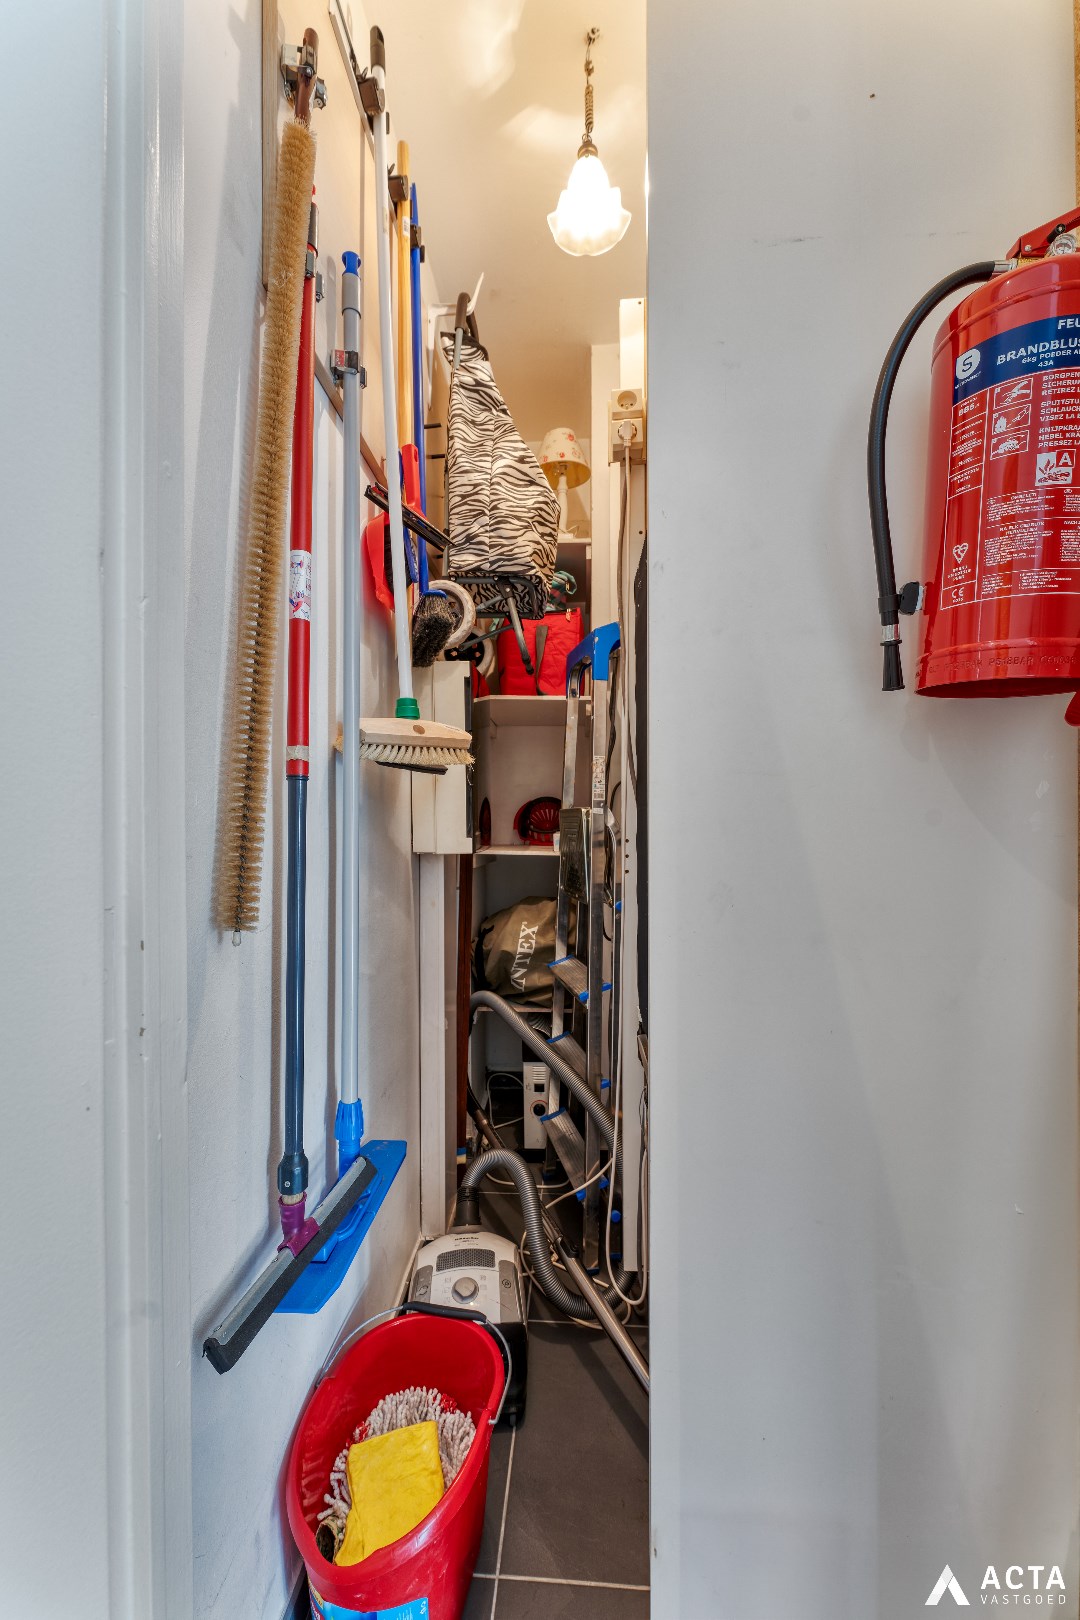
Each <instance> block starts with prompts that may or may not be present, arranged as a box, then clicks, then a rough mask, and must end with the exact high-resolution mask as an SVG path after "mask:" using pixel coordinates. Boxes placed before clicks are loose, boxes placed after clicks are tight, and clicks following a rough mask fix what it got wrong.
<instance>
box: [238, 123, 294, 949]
mask: <svg viewBox="0 0 1080 1620" xmlns="http://www.w3.org/2000/svg"><path fill="white" fill-rule="evenodd" d="M314 177H315V137H314V136H313V135H312V133H311V131H310V129H308V128H306V127H305V126H304V125H303V124H299V123H297V122H296V120H295V119H292V120H290V121H289V122H288V123H287V124H286V126H285V129H284V130H283V132H282V136H281V149H280V152H279V154H278V170H277V189H276V191H275V194H274V230H273V239H272V243H271V249H270V267H269V275H268V279H267V289H266V320H265V323H264V332H263V352H262V367H261V371H260V378H259V414H258V421H257V426H256V435H255V456H254V463H253V467H252V477H251V487H250V494H249V509H248V522H247V532H246V543H245V549H244V558H243V564H242V575H241V580H240V614H239V625H238V630H237V639H236V666H235V668H236V675H235V685H234V690H233V699H232V717H231V722H230V726H229V739H230V740H229V748H228V756H227V758H228V763H227V767H226V780H225V783H224V786H223V792H222V799H221V813H220V821H219V829H220V830H219V839H218V861H217V873H216V881H215V900H214V916H215V920H216V921H217V923H218V926H219V927H221V928H223V929H226V930H230V931H232V932H233V933H234V934H238V933H241V932H245V931H247V930H250V929H253V928H255V927H257V926H258V921H259V890H260V883H261V869H262V851H263V840H264V833H265V824H266V796H267V781H268V776H269V768H270V745H271V737H270V730H271V720H272V717H273V707H274V676H275V671H276V669H277V660H278V642H279V640H280V626H281V596H282V592H283V590H284V583H285V576H284V533H285V504H286V495H287V491H288V481H289V460H290V451H291V448H292V419H293V403H294V400H295V396H296V364H297V356H298V353H299V349H300V308H301V299H302V295H303V285H304V270H305V263H306V259H307V235H308V215H309V210H310V205H311V185H312V181H313V180H314Z"/></svg>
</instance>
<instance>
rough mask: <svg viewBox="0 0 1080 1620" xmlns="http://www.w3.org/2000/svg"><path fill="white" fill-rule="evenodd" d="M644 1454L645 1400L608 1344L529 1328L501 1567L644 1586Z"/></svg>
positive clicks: (540, 1326)
mask: <svg viewBox="0 0 1080 1620" xmlns="http://www.w3.org/2000/svg"><path fill="white" fill-rule="evenodd" d="M648 1451H649V1428H648V1400H647V1397H646V1395H645V1393H644V1391H643V1390H642V1389H641V1388H640V1386H639V1385H638V1383H637V1381H636V1380H635V1378H634V1377H633V1374H632V1373H631V1372H630V1370H629V1368H628V1367H627V1366H626V1364H625V1362H624V1361H623V1360H622V1358H621V1356H620V1355H619V1353H618V1351H617V1350H616V1349H615V1347H614V1345H612V1344H611V1342H610V1341H609V1340H608V1339H607V1338H605V1337H603V1336H602V1335H601V1334H598V1333H587V1332H583V1331H582V1330H580V1329H578V1328H572V1327H556V1326H554V1325H549V1324H547V1323H544V1322H537V1323H534V1324H533V1327H532V1330H531V1332H530V1335H529V1405H528V1412H527V1415H526V1418H525V1422H524V1423H523V1425H522V1426H521V1428H520V1429H519V1430H518V1432H517V1439H516V1443H515V1446H514V1466H513V1471H512V1476H511V1481H510V1500H509V1505H508V1509H507V1516H506V1530H505V1533H504V1537H503V1553H502V1566H501V1569H502V1571H503V1572H506V1573H509V1574H511V1575H526V1576H530V1575H531V1576H537V1575H545V1576H549V1577H553V1578H554V1579H556V1580H559V1579H561V1580H586V1581H600V1582H604V1581H618V1582H626V1583H629V1584H630V1585H646V1584H647V1583H648V1580H649V1527H648V1520H649V1486H648ZM500 1608H501V1598H500ZM510 1612H513V1611H510ZM526 1612H529V1611H526ZM538 1612H539V1611H538ZM552 1612H554V1611H552ZM583 1612H584V1611H583ZM597 1612H599V1611H597ZM499 1620H503V1617H502V1615H501V1614H500V1616H499Z"/></svg>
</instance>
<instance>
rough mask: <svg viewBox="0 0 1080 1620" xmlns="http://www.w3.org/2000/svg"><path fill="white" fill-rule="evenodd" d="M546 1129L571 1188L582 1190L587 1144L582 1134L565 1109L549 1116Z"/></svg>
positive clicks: (545, 1123) (545, 1120) (545, 1125)
mask: <svg viewBox="0 0 1080 1620" xmlns="http://www.w3.org/2000/svg"><path fill="white" fill-rule="evenodd" d="M544 1129H545V1131H546V1132H547V1135H548V1141H549V1142H550V1143H551V1145H552V1147H553V1148H554V1149H555V1152H556V1153H557V1154H558V1157H559V1163H560V1164H561V1165H562V1167H563V1169H564V1170H565V1171H566V1174H567V1175H568V1176H569V1177H570V1184H571V1186H572V1187H574V1188H575V1189H578V1188H580V1186H581V1184H582V1182H583V1181H584V1180H585V1143H584V1142H583V1141H582V1140H581V1132H580V1131H579V1130H578V1128H577V1126H576V1125H575V1124H574V1122H573V1120H572V1119H571V1118H570V1115H569V1114H568V1113H567V1112H566V1109H565V1108H560V1109H559V1111H558V1112H557V1113H555V1114H548V1115H547V1116H546V1117H545V1119H544Z"/></svg>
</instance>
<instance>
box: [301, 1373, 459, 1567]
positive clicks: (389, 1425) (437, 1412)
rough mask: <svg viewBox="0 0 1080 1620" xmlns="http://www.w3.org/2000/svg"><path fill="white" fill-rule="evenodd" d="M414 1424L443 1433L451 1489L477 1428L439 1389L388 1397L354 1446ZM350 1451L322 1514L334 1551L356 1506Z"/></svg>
mask: <svg viewBox="0 0 1080 1620" xmlns="http://www.w3.org/2000/svg"><path fill="white" fill-rule="evenodd" d="M412 1423H434V1424H436V1425H437V1427H438V1430H439V1461H440V1463H441V1464H442V1472H443V1484H444V1486H445V1487H446V1489H447V1490H449V1489H450V1487H451V1485H452V1484H453V1483H454V1481H455V1479H456V1478H457V1476H458V1474H459V1473H460V1472H461V1467H462V1464H463V1463H464V1461H465V1458H466V1457H467V1456H468V1454H469V1447H470V1446H471V1445H472V1443H473V1440H474V1439H475V1438H476V1424H475V1423H474V1422H473V1420H472V1418H471V1417H470V1416H469V1414H468V1412H462V1411H459V1410H458V1407H457V1405H456V1404H455V1402H453V1401H452V1400H450V1399H449V1398H448V1397H447V1396H445V1395H443V1394H441V1393H440V1391H439V1390H437V1389H425V1388H424V1387H423V1385H421V1384H414V1385H413V1386H412V1387H411V1388H410V1389H402V1390H398V1391H397V1392H396V1393H395V1394H393V1395H385V1396H384V1397H383V1399H382V1400H381V1401H380V1402H379V1404H378V1406H376V1407H375V1409H374V1411H372V1412H370V1413H369V1414H368V1416H367V1417H366V1418H365V1420H364V1422H363V1423H358V1424H357V1425H356V1428H355V1429H354V1430H353V1432H352V1443H354V1444H355V1443H356V1442H358V1441H361V1440H370V1439H371V1438H372V1437H373V1436H374V1435H376V1434H389V1433H390V1431H391V1430H392V1429H404V1428H407V1427H408V1426H409V1425H410V1424H412ZM348 1460H349V1447H348V1445H345V1446H342V1448H341V1450H340V1451H339V1452H338V1455H337V1456H336V1457H335V1459H334V1466H333V1468H332V1469H331V1471H330V1489H329V1491H327V1493H326V1495H325V1496H324V1497H323V1501H324V1502H325V1503H326V1504H327V1505H326V1507H325V1508H323V1510H322V1512H321V1513H320V1514H319V1521H320V1523H321V1524H325V1525H326V1526H327V1527H328V1528H329V1530H330V1531H331V1532H332V1534H333V1537H334V1550H335V1551H336V1550H337V1548H338V1547H340V1545H341V1541H342V1538H343V1536H344V1534H345V1521H346V1519H347V1518H348V1516H349V1508H350V1507H351V1506H352V1495H351V1493H350V1491H349V1475H348V1466H347V1465H348Z"/></svg>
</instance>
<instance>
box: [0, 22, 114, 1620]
mask: <svg viewBox="0 0 1080 1620" xmlns="http://www.w3.org/2000/svg"><path fill="white" fill-rule="evenodd" d="M7 24H8V26H7V29H6V33H7V39H8V45H9V47H10V49H11V50H12V51H14V53H15V55H16V58H18V59H20V60H24V61H30V60H32V59H33V58H34V57H35V56H37V55H38V53H39V51H40V49H41V36H40V32H39V26H38V24H37V23H36V22H35V21H34V19H32V17H31V16H30V14H29V13H26V14H24V16H23V17H22V18H21V19H20V18H19V17H16V16H12V17H10V18H8V19H7ZM68 25H69V27H68V34H67V48H68V49H69V50H70V53H71V54H70V57H69V58H68V61H69V62H70V65H71V71H70V73H65V72H64V71H63V67H62V66H61V68H60V71H59V72H58V74H57V77H56V80H55V81H54V90H55V94H56V98H57V101H56V106H55V107H52V108H51V111H50V114H49V122H50V135H49V144H50V146H51V145H52V142H53V141H54V140H55V143H56V146H55V149H56V150H67V151H72V150H81V151H82V152H83V153H84V162H83V164H82V165H81V166H75V165H71V164H68V165H65V168H64V171H63V174H62V175H60V174H57V173H54V172H53V170H52V168H51V165H50V164H49V162H48V160H47V158H43V155H42V152H41V149H40V146H39V142H38V140H37V139H35V137H34V136H33V134H32V133H31V132H32V130H33V126H34V122H35V120H36V119H37V118H38V117H39V116H40V112H41V103H40V97H39V96H38V95H36V94H35V93H34V92H33V91H32V89H31V87H30V85H29V84H26V85H17V86H16V87H15V105H14V106H13V107H12V109H11V111H12V116H13V118H14V123H13V125H12V129H13V132H14V141H15V146H14V150H13V151H12V153H11V154H10V160H9V161H8V162H6V163H5V164H4V165H3V171H2V177H0V195H2V197H3V205H4V212H5V215H6V217H7V218H8V219H10V220H15V219H19V220H21V222H22V223H21V225H20V235H22V239H23V241H24V242H26V243H27V244H29V242H30V241H31V239H32V242H33V247H32V250H31V249H30V248H29V246H27V249H26V251H24V252H22V253H13V254H10V255H5V257H4V267H3V269H2V270H0V284H2V286H3V290H4V302H3V308H4V310H5V311H6V312H7V314H6V317H5V320H4V349H5V355H6V360H5V366H6V368H8V372H7V374H8V377H9V380H11V381H12V382H14V379H16V378H18V379H19V383H18V385H17V386H12V387H11V388H9V389H8V390H5V395H4V401H3V404H2V405H0V447H2V451H0V454H2V460H3V466H4V489H5V497H4V533H5V542H6V546H5V549H6V551H7V556H8V561H9V571H8V578H9V581H10V583H11V585H12V587H13V589H12V592H11V596H10V599H9V608H10V611H9V613H8V615H7V625H6V631H5V635H4V637H3V651H2V653H0V669H2V675H0V681H2V685H3V691H4V695H5V696H4V715H5V728H4V734H5V754H6V757H7V758H8V760H9V762H12V763H13V762H14V761H16V760H17V761H18V767H17V770H9V771H7V772H6V773H5V783H4V790H3V794H2V806H3V828H4V836H3V840H2V846H3V851H4V858H3V872H4V878H3V893H4V913H5V916H6V918H7V921H8V926H7V927H5V928H4V929H3V931H2V934H0V984H2V986H3V1013H2V1017H0V1025H2V1028H3V1032H4V1034H3V1054H4V1055H3V1060H2V1063H0V1067H2V1070H3V1083H2V1088H3V1103H4V1106H3V1119H4V1135H5V1139H6V1141H7V1142H8V1144H9V1152H8V1154H7V1177H6V1198H7V1199H8V1201H9V1207H10V1209H11V1211H12V1212H13V1219H14V1220H15V1221H16V1223H17V1226H18V1227H19V1228H21V1231H20V1232H19V1235H18V1237H16V1238H14V1239H13V1241H12V1242H10V1243H8V1244H5V1253H4V1264H3V1279H4V1301H5V1306H4V1315H5V1329H6V1331H5V1332H4V1335H3V1337H4V1349H3V1355H2V1358H0V1359H2V1363H3V1379H2V1381H0V1388H2V1390H3V1396H2V1401H0V1432H2V1433H3V1436H4V1468H3V1485H2V1486H0V1524H2V1527H3V1533H2V1535H0V1546H2V1551H0V1568H2V1569H3V1571H4V1577H3V1578H4V1599H3V1605H2V1606H3V1607H4V1608H7V1609H9V1610H10V1612H12V1613H17V1612H18V1611H19V1610H20V1609H25V1610H26V1611H27V1612H32V1611H33V1610H34V1609H35V1608H36V1609H37V1611H38V1612H39V1613H41V1614H58V1613H60V1612H61V1611H60V1605H61V1604H62V1602H63V1601H64V1596H65V1594H70V1593H72V1592H78V1593H79V1595H80V1605H81V1610H82V1612H83V1613H84V1614H86V1615H87V1616H95V1617H96V1616H102V1617H103V1616H104V1615H105V1614H106V1613H107V1612H108V1601H109V1585H108V1522H107V1518H106V1490H105V1486H106V1477H107V1476H106V1453H107V1440H108V1415H107V1409H106V1398H105V1384H106V1366H107V1354H108V1352H107V1333H106V1322H105V1302H104V1290H103V1279H104V1268H105V1209H104V1197H105V1195H104V1144H103V1135H104V1090H103V1083H104V1069H105V1064H104V1059H105V1053H104V1017H105V988H104V962H105V941H104V914H103V904H102V895H103V888H104V875H103V848H104V829H103V808H104V799H105V783H104V765H103V759H102V712H101V694H102V683H103V679H104V672H103V636H102V604H101V596H100V567H101V548H102V529H101V522H100V513H101V504H102V498H103V479H102V472H101V418H100V400H101V396H102V392H103V387H104V369H105V359H104V355H103V352H102V340H101V309H102V303H103V296H104V295H103V282H102V267H103V234H104V233H103V224H104V222H103V218H102V208H101V198H102V194H103V192H104V186H105V154H104V148H103V142H102V132H103V113H102V96H101V80H100V78H99V76H98V75H97V74H96V73H92V72H91V73H88V72H86V71H85V68H79V69H78V70H77V69H76V65H77V64H80V63H81V64H85V63H87V62H97V63H102V64H103V62H104V54H105V19H104V16H103V13H102V8H101V7H100V6H96V5H88V6H86V7H83V8H79V10H78V12H77V14H75V15H72V16H70V17H69V18H68ZM39 88H40V86H39ZM50 101H51V94H50ZM88 133H90V135H91V137H92V140H93V144H92V146H91V147H89V148H88V146H87V136H88ZM23 233H28V234H23ZM73 242H77V243H78V244H79V251H78V255H77V257H78V307H79V308H80V309H81V310H82V311H83V312H84V313H85V314H88V316H89V318H87V319H70V318H64V319H63V320H62V323H61V324H62V326H63V334H62V336H61V335H60V332H59V330H58V327H57V319H58V313H59V311H60V310H61V309H63V308H64V307H67V309H68V312H69V316H70V315H71V314H72V313H73V311H72V310H71V302H70V293H71V291H72V280H71V277H72V257H71V246H72V243H73ZM31 264H32V267H33V268H32V270H31ZM54 342H55V343H60V344H62V346H63V349H64V351H65V355H64V362H63V365H62V366H61V367H59V368H57V369H55V370H54V369H53V368H52V367H46V366H44V365H43V364H42V358H43V353H42V351H43V346H44V345H48V344H49V343H54ZM58 389H62V401H63V421H64V431H63V439H62V449H61V439H60V437H59V435H58V434H57V433H54V432H50V431H48V424H49V421H50V416H51V415H52V413H53V411H54V408H55V405H56V401H57V390H58ZM50 1187H51V1188H52V1192H51V1194H50V1195H49V1196H44V1190H45V1189H46V1188H50ZM35 1206H36V1208H37V1210H38V1211H39V1213H38V1215H37V1216H36V1218H35V1216H34V1215H33V1214H32V1213H31V1212H32V1211H33V1210H34V1208H35ZM16 1212H18V1213H16ZM59 1392H62V1398H60V1399H57V1395H58V1393H59ZM63 1456H69V1457H71V1458H79V1459H80V1460H81V1463H82V1465H83V1467H84V1468H85V1473H84V1475H83V1478H84V1480H85V1483H86V1487H87V1496H86V1501H85V1507H84V1511H83V1512H80V1513H79V1514H78V1515H77V1516H76V1517H75V1519H74V1520H73V1522H72V1523H71V1524H70V1526H69V1527H68V1533H67V1534H65V1535H64V1536H63V1537H62V1538H59V1540H57V1541H56V1542H55V1544H54V1545H52V1546H51V1547H50V1550H49V1556H48V1558H44V1557H41V1556H37V1557H33V1558H28V1557H27V1556H26V1553H27V1549H29V1548H31V1547H33V1545H34V1542H35V1538H36V1536H37V1533H38V1528H39V1527H40V1524H41V1508H42V1504H43V1503H45V1502H46V1501H48V1500H49V1499H50V1498H51V1497H53V1494H54V1492H55V1490H56V1486H57V1483H58V1476H57V1471H56V1464H57V1460H58V1459H59V1458H61V1457H63ZM52 1539H53V1538H50V1540H52Z"/></svg>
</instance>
